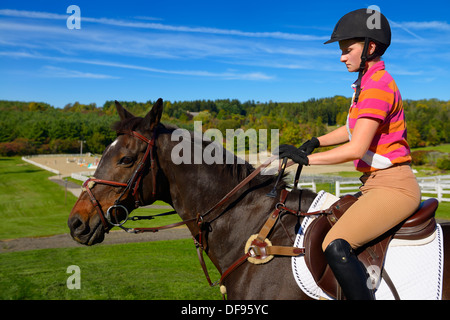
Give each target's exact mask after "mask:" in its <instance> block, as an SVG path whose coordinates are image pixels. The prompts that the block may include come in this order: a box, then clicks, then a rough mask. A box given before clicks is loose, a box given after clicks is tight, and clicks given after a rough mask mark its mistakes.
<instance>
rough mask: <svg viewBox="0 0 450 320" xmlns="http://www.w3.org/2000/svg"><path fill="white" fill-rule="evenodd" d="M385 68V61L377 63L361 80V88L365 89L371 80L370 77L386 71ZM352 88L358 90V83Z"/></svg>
mask: <svg viewBox="0 0 450 320" xmlns="http://www.w3.org/2000/svg"><path fill="white" fill-rule="evenodd" d="M384 69H385V66H384V61H378V62H377V63H375V64H374V65H373V66H372V67H371V68H370V69H369V70H367V72H366V73H365V74H364V75H363V77H362V79H361V87H363V86H364V85H365V84H366V82H367V81H368V80H369V79H370V77H372V76H373V74H374V73H375V72H377V71H380V70H384ZM352 88H356V81H355V83H354V84H353V85H352Z"/></svg>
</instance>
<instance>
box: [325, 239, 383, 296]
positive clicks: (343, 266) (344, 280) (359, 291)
mask: <svg viewBox="0 0 450 320" xmlns="http://www.w3.org/2000/svg"><path fill="white" fill-rule="evenodd" d="M325 257H326V259H327V261H328V265H329V266H330V268H331V270H332V271H333V273H334V276H335V277H336V280H337V281H338V282H339V285H340V286H341V288H342V291H343V292H344V295H345V297H346V298H347V300H375V297H374V295H373V292H372V290H371V289H369V287H368V286H367V279H368V275H367V273H366V270H365V268H364V266H363V264H362V263H361V262H360V261H359V260H358V258H357V257H356V255H355V253H354V252H353V249H352V247H351V246H350V244H349V243H348V242H347V241H345V240H343V239H337V240H334V241H332V242H331V243H330V244H329V245H328V247H327V248H326V250H325Z"/></svg>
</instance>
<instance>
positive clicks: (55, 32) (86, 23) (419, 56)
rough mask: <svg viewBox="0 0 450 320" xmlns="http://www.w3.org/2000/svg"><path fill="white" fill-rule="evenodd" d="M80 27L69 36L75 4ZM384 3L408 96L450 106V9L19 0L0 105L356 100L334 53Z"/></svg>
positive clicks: (442, 5)
mask: <svg viewBox="0 0 450 320" xmlns="http://www.w3.org/2000/svg"><path fill="white" fill-rule="evenodd" d="M72 4H74V5H77V6H79V8H80V10H81V29H72V30H70V29H68V28H67V25H66V20H67V18H68V17H69V16H70V14H68V13H67V12H66V11H67V7H68V6H69V5H72ZM370 5H377V6H378V7H379V8H380V9H381V12H382V13H384V14H385V15H386V16H387V17H388V19H389V20H390V22H391V28H392V33H393V38H392V45H391V47H390V48H389V49H388V51H387V52H386V54H385V56H384V60H385V63H386V67H387V70H388V71H389V72H390V73H391V74H392V75H393V77H394V79H395V80H396V82H397V85H398V86H399V88H400V91H401V93H402V96H403V98H404V99H422V98H427V99H430V98H438V99H442V100H449V99H450V90H449V88H450V76H449V74H450V18H449V12H450V10H449V9H450V2H449V1H448V0H445V1H433V0H430V1H427V2H426V4H424V3H423V2H419V1H374V2H367V1H300V0H296V1H284V0H278V1H266V0H259V1H253V0H252V1H244V0H239V1H235V0H227V1H220V0H208V1H203V0H190V1H186V0H182V1H174V0H164V1H160V0H158V1H156V0H149V1H133V0H128V1H113V2H111V1H84V0H71V1H20V0H14V1H10V0H2V1H1V3H0V74H1V77H0V99H7V100H21V101H43V102H47V103H50V104H52V105H53V106H55V107H64V105H66V104H67V103H73V102H75V101H79V102H80V103H92V102H95V103H97V105H99V106H101V105H103V103H104V102H105V101H106V100H114V99H117V100H127V101H131V100H135V101H147V100H153V101H154V100H156V99H157V98H159V97H161V98H163V99H165V100H171V101H174V100H195V99H222V98H230V99H233V98H236V99H239V100H241V101H247V100H255V101H262V102H263V101H269V100H272V101H285V102H290V101H305V100H307V99H310V98H321V97H330V96H334V95H344V96H351V94H352V91H351V88H350V85H351V84H352V82H353V81H354V80H355V79H356V77H357V75H356V74H354V73H348V72H347V70H346V68H345V65H344V64H342V63H341V62H339V55H340V51H339V49H338V45H337V44H336V43H334V44H329V45H324V44H323V42H325V41H326V40H327V39H328V38H329V36H330V34H331V32H332V30H333V28H334V25H335V23H336V22H337V20H338V19H339V18H340V17H341V16H342V15H344V14H345V13H347V12H349V11H352V10H355V9H359V8H367V7H368V6H370Z"/></svg>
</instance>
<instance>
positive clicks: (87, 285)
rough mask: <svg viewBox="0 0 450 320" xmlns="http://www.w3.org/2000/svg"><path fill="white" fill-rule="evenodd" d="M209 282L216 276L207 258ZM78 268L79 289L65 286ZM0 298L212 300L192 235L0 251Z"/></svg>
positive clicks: (214, 290) (216, 296) (214, 295)
mask: <svg viewBox="0 0 450 320" xmlns="http://www.w3.org/2000/svg"><path fill="white" fill-rule="evenodd" d="M205 260H207V261H206V262H207V265H208V270H209V271H210V275H211V277H212V279H213V280H217V279H218V278H219V273H218V272H217V271H216V269H215V268H214V266H213V265H212V263H210V261H209V260H208V259H207V258H206V259H205ZM71 265H76V266H78V267H79V268H80V285H81V286H80V289H69V288H68V287H67V280H68V278H69V277H70V276H71V275H72V273H67V268H68V267H69V266H71ZM0 266H1V268H0V288H1V290H0V299H3V300H11V299H13V300H18V299H26V300H30V299H36V300H62V299H63V300H87V299H89V300H91V299H96V300H116V299H120V300H147V299H151V300H165V299H170V300H205V299H208V300H212V299H221V298H222V296H221V295H220V293H219V289H218V288H217V287H214V288H210V287H209V285H208V283H207V281H206V280H205V277H204V275H203V272H202V270H201V267H200V264H199V263H198V261H197V253H196V251H195V246H194V244H193V242H192V240H191V239H185V240H169V241H155V242H148V243H130V244H121V245H98V246H93V247H81V246H80V247H77V248H65V249H42V250H32V251H24V252H11V253H2V254H0Z"/></svg>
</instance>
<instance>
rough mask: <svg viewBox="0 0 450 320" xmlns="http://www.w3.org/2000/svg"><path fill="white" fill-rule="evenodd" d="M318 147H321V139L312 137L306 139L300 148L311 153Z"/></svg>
mask: <svg viewBox="0 0 450 320" xmlns="http://www.w3.org/2000/svg"><path fill="white" fill-rule="evenodd" d="M318 147H320V142H319V139H317V138H316V137H312V138H311V140H308V141H306V142H305V143H304V144H302V145H301V146H300V148H298V149H299V150H301V151H305V152H306V154H311V153H312V152H313V151H314V149H316V148H318Z"/></svg>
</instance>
